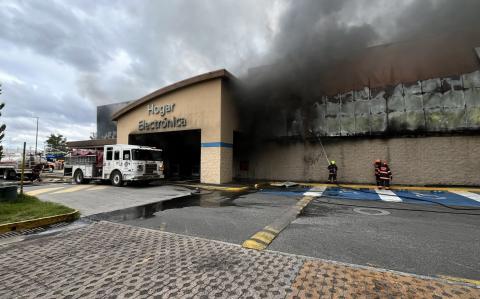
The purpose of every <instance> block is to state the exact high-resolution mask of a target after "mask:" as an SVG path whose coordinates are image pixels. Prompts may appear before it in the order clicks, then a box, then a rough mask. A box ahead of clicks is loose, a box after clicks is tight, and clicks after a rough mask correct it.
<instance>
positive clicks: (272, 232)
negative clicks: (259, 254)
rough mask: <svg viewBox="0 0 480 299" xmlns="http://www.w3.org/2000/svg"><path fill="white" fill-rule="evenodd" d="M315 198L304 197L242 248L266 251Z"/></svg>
mask: <svg viewBox="0 0 480 299" xmlns="http://www.w3.org/2000/svg"><path fill="white" fill-rule="evenodd" d="M314 198H315V197H313V196H304V197H303V198H302V199H301V200H299V201H298V202H297V204H295V205H294V206H292V207H291V208H290V209H289V210H288V211H287V212H286V213H285V214H283V215H282V216H280V217H279V218H278V219H277V220H275V221H274V222H273V223H271V224H270V225H267V226H265V227H264V228H263V229H262V230H261V231H259V232H257V233H255V234H254V235H253V236H251V237H250V238H249V239H248V240H246V241H245V242H243V244H242V247H243V248H247V249H255V250H264V249H266V248H267V247H268V246H269V245H270V243H272V241H273V240H274V239H275V238H276V237H277V236H278V235H279V234H280V232H281V231H282V230H284V229H285V228H286V227H287V226H288V225H289V224H290V223H291V222H292V221H293V220H295V219H296V218H297V216H298V215H299V214H300V213H301V212H302V210H303V209H304V208H305V207H306V206H307V205H308V204H309V203H310V202H311V201H312V200H313V199H314Z"/></svg>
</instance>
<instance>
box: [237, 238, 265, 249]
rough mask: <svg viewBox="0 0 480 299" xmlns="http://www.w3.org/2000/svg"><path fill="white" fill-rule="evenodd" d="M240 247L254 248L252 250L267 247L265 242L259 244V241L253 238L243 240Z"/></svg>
mask: <svg viewBox="0 0 480 299" xmlns="http://www.w3.org/2000/svg"><path fill="white" fill-rule="evenodd" d="M242 247H243V248H246V249H254V250H264V249H265V248H267V246H266V245H265V244H261V243H260V242H257V241H255V240H250V239H248V240H246V241H245V242H243V244H242Z"/></svg>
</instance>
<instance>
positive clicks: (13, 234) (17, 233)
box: [0, 222, 70, 239]
mask: <svg viewBox="0 0 480 299" xmlns="http://www.w3.org/2000/svg"><path fill="white" fill-rule="evenodd" d="M69 224H70V222H59V223H55V224H51V225H47V226H42V227H36V228H30V229H25V230H22V231H11V232H6V233H3V234H0V239H8V238H13V237H19V236H26V235H32V234H36V233H39V232H44V231H46V230H48V229H52V228H60V227H64V226H67V225H69Z"/></svg>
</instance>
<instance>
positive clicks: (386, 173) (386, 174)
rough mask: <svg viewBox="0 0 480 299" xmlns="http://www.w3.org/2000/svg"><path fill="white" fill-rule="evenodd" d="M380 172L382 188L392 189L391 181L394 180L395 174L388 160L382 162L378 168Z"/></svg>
mask: <svg viewBox="0 0 480 299" xmlns="http://www.w3.org/2000/svg"><path fill="white" fill-rule="evenodd" d="M378 173H379V175H380V183H381V185H380V188H382V187H385V188H386V189H390V181H391V180H392V178H393V176H392V172H391V171H390V167H388V164H387V162H386V161H385V162H383V163H382V165H381V166H380V168H379V169H378Z"/></svg>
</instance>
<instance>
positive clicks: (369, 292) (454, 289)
mask: <svg viewBox="0 0 480 299" xmlns="http://www.w3.org/2000/svg"><path fill="white" fill-rule="evenodd" d="M0 264H1V267H0V298H116V297H121V298H319V297H321V298H323V297H326V298H342V297H343V298H355V297H356V298H375V297H378V298H386V297H387V298H388V297H392V298H397V297H404V298H422V297H425V298H442V297H445V298H480V289H478V288H473V287H467V286H464V285H459V284H449V283H446V282H443V281H439V280H433V279H423V278H419V277H416V276H410V275H403V274H397V273H391V272H386V271H377V270H373V269H363V268H359V267H352V266H346V265H343V264H337V263H330V262H325V261H321V260H317V259H308V258H305V257H297V256H293V255H284V254H280V253H274V252H269V251H255V250H247V249H243V248H241V247H240V246H237V245H232V244H227V243H222V242H217V241H211V240H205V239H200V238H194V237H188V236H182V235H177V234H170V233H165V232H161V231H154V230H148V229H143V228H137V227H131V226H126V225H121V224H114V223H109V222H98V223H94V224H92V225H89V226H87V227H84V228H80V229H76V230H70V231H64V232H62V233H59V234H57V235H52V236H48V237H41V238H37V239H32V240H27V241H23V242H19V243H14V244H10V245H5V246H3V247H0Z"/></svg>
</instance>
